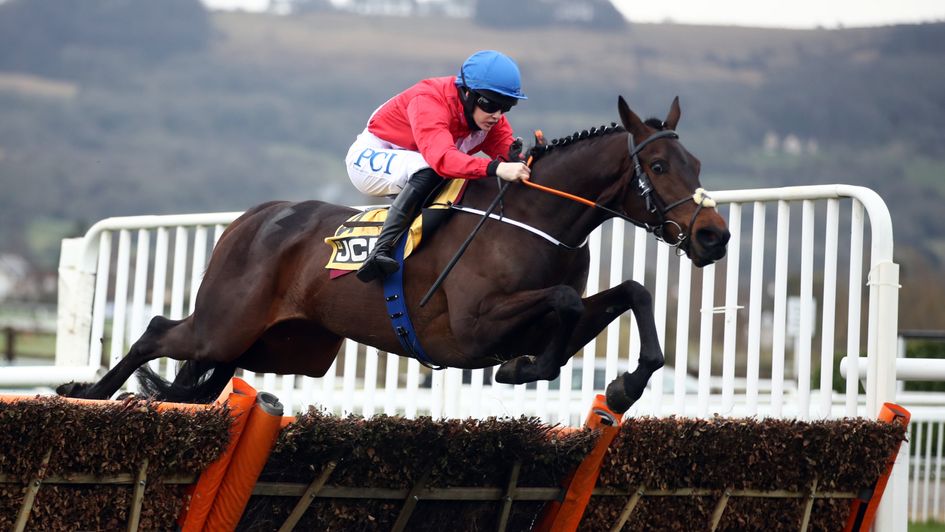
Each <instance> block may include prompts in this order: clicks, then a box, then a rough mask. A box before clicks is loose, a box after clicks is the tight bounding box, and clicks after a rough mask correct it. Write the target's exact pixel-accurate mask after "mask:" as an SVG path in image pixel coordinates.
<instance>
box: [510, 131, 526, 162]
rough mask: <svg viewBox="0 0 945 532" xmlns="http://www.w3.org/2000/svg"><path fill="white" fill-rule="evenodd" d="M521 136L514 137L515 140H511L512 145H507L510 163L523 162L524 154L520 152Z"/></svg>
mask: <svg viewBox="0 0 945 532" xmlns="http://www.w3.org/2000/svg"><path fill="white" fill-rule="evenodd" d="M522 145H523V141H522V137H515V140H513V141H512V145H511V146H509V155H508V161H509V162H511V163H522V162H525V155H523V154H522Z"/></svg>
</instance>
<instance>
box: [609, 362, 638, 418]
mask: <svg viewBox="0 0 945 532" xmlns="http://www.w3.org/2000/svg"><path fill="white" fill-rule="evenodd" d="M644 371H645V370H643V369H642V368H637V369H636V370H635V371H634V372H633V373H624V374H623V375H620V376H618V377H617V378H616V379H614V380H613V382H611V383H610V384H608V385H607V392H606V395H605V397H606V399H607V408H609V409H611V410H613V411H614V412H616V413H618V414H623V413H624V412H626V411H627V410H630V407H631V406H633V403H636V402H637V400H638V399H640V397H642V396H643V390H644V389H645V388H646V382H647V380H649V379H648V378H647V377H644V376H643V375H642V373H643V372H644ZM647 375H649V374H647Z"/></svg>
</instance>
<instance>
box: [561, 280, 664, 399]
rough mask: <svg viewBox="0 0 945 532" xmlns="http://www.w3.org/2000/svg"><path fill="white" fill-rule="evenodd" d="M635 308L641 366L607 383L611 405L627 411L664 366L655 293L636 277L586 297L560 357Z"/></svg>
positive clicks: (568, 354) (581, 345) (583, 343)
mask: <svg viewBox="0 0 945 532" xmlns="http://www.w3.org/2000/svg"><path fill="white" fill-rule="evenodd" d="M627 310H631V311H632V312H633V315H634V317H635V318H636V321H637V331H638V332H639V334H640V357H639V361H638V364H637V369H635V370H634V371H633V372H632V373H628V372H625V373H624V374H623V375H620V376H619V377H617V379H616V380H615V381H614V382H612V383H611V384H610V385H609V386H608V387H607V405H608V407H609V408H610V409H611V410H614V411H617V412H621V413H622V412H626V411H627V410H628V409H629V408H630V406H632V405H633V403H635V402H636V401H637V399H639V398H640V396H641V395H643V390H644V389H645V388H646V384H647V382H649V380H650V377H651V376H652V375H653V373H654V372H655V371H656V370H658V369H660V368H661V367H663V363H664V358H663V350H662V348H661V347H660V344H659V337H658V336H657V334H656V322H655V320H654V318H653V297H652V296H651V295H650V293H649V291H647V289H646V288H645V287H644V286H643V285H641V284H640V283H638V282H636V281H625V282H623V283H621V284H619V285H617V286H615V287H613V288H611V289H609V290H604V291H603V292H600V293H597V294H594V295H593V296H591V297H588V298H586V299H584V314H583V315H582V316H581V320H580V321H579V322H578V324H577V327H575V329H574V335H573V336H572V337H571V341H570V343H569V345H568V348H567V350H566V351H565V356H564V358H563V359H562V360H560V363H561V365H564V364H565V363H566V362H567V361H568V358H570V357H571V356H573V354H574V353H576V352H577V351H578V350H579V349H581V348H582V347H583V346H585V345H587V343H588V342H591V341H593V340H594V338H596V337H597V335H598V334H600V333H601V331H603V330H604V328H605V327H607V325H609V324H610V323H611V322H612V321H613V320H615V319H617V318H618V317H619V316H620V315H621V314H623V313H624V312H626V311H627Z"/></svg>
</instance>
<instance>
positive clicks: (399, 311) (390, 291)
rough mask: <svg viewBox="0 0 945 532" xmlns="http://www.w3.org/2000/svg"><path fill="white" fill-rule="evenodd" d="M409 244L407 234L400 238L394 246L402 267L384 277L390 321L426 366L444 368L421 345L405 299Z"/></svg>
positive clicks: (398, 335) (408, 347) (397, 333)
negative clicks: (405, 257) (407, 246)
mask: <svg viewBox="0 0 945 532" xmlns="http://www.w3.org/2000/svg"><path fill="white" fill-rule="evenodd" d="M406 245H407V238H406V235H404V237H402V238H400V240H399V241H398V243H397V245H396V246H394V259H396V260H397V262H398V263H399V264H400V268H399V269H398V270H397V271H396V272H394V273H392V274H391V275H389V276H388V277H387V279H384V301H385V302H386V303H387V315H388V317H390V323H391V325H392V326H393V327H394V334H395V335H396V336H397V340H398V341H399V342H400V345H401V346H403V348H404V349H405V350H406V351H407V353H408V354H409V355H410V356H412V357H413V358H415V359H417V360H418V361H419V362H420V363H421V364H423V365H424V366H426V367H428V368H431V369H444V367H443V366H435V365H434V364H433V361H432V360H430V357H429V356H427V353H426V351H424V350H423V347H422V346H421V345H420V340H419V339H418V338H417V331H416V330H415V329H414V328H413V323H411V321H410V314H408V313H407V301H406V300H405V299H404V247H406Z"/></svg>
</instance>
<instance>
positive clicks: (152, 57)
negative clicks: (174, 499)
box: [0, 0, 945, 349]
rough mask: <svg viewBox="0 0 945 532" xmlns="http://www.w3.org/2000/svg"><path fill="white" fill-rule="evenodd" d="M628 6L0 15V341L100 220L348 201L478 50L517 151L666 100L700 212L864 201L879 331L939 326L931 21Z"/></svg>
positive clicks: (117, 6)
mask: <svg viewBox="0 0 945 532" xmlns="http://www.w3.org/2000/svg"><path fill="white" fill-rule="evenodd" d="M637 4H638V3H636V2H629V1H623V2H616V3H611V2H609V1H607V0H522V1H517V2H507V1H505V0H426V1H420V0H350V1H347V2H332V1H329V0H245V1H239V0H214V1H208V2H206V3H201V2H200V1H199V0H162V1H160V2H154V1H150V0H83V1H82V2H74V1H67V0H6V1H5V2H0V302H4V303H3V304H2V306H0V308H2V309H4V310H3V311H0V322H3V320H4V319H6V323H9V322H10V319H12V317H16V316H17V315H23V314H24V313H26V314H30V313H32V314H31V315H36V314H37V312H39V311H37V310H35V309H36V308H39V307H37V305H36V304H37V303H45V304H47V305H52V306H53V309H54V304H55V297H56V295H55V290H56V273H55V271H56V265H57V261H58V253H59V243H60V240H61V239H62V238H63V237H68V236H78V235H81V234H83V233H84V232H85V230H86V229H87V228H88V227H89V226H90V225H91V224H93V223H94V222H96V221H98V220H100V219H102V218H105V217H109V216H116V215H138V214H166V213H190V212H210V211H239V210H244V209H246V208H248V207H250V206H252V205H254V204H257V203H261V202H263V201H267V200H271V199H289V200H303V199H321V200H325V201H330V202H339V203H348V204H363V203H366V202H369V201H372V200H370V199H368V198H366V197H364V196H361V195H360V194H358V193H357V192H356V191H355V190H354V188H353V187H352V186H351V185H350V183H349V181H348V179H347V176H346V174H345V171H344V168H343V158H344V154H345V152H346V150H347V148H348V146H349V145H350V143H351V141H352V140H353V139H354V137H355V136H356V135H357V134H358V132H360V131H361V129H362V128H363V127H364V124H365V122H366V120H367V118H368V116H369V114H370V113H371V111H373V110H374V109H375V108H376V107H377V106H378V105H380V104H381V103H383V102H384V101H385V100H386V99H387V98H389V97H390V96H392V95H393V94H395V93H396V92H398V91H400V90H402V89H404V88H406V87H407V86H409V85H411V84H412V83H414V82H415V81H417V80H418V79H421V78H424V77H431V76H442V75H452V74H455V73H456V72H457V70H458V67H459V65H460V64H461V63H462V61H463V60H464V59H465V58H466V57H467V56H468V55H469V54H471V53H472V52H474V51H476V50H479V49H486V48H491V49H497V50H501V51H503V52H505V53H507V54H509V55H510V56H512V57H513V58H515V59H516V60H517V61H518V63H519V65H520V67H521V70H522V72H523V76H524V89H525V91H526V93H527V94H528V95H529V99H528V100H527V101H526V102H523V104H521V105H519V106H518V107H516V108H515V110H514V111H513V112H512V113H511V114H510V115H509V118H510V120H511V122H512V124H513V126H514V127H515V129H516V132H517V134H519V135H521V136H523V137H525V138H526V139H528V138H530V136H531V132H532V131H533V130H535V129H538V128H540V129H542V130H543V131H544V132H545V134H546V136H548V137H549V138H555V137H560V136H564V135H568V134H570V133H572V132H574V131H575V130H580V129H587V128H590V127H593V126H599V125H601V124H605V123H608V124H609V123H610V122H612V121H618V117H617V109H616V101H617V95H618V94H622V95H624V96H625V97H626V98H627V99H628V101H629V102H630V104H631V107H632V108H633V109H634V110H635V111H637V112H638V114H640V115H643V116H655V117H660V118H662V117H664V116H665V115H666V112H667V111H668V108H669V104H670V102H671V101H672V99H673V97H674V96H676V95H678V96H679V97H680V99H681V102H682V110H683V118H682V120H681V122H680V126H679V128H678V129H679V133H680V134H681V137H682V140H683V142H684V143H685V144H686V146H687V147H688V148H689V150H690V151H692V152H693V153H694V154H696V155H697V156H698V157H700V158H701V160H702V163H703V164H702V168H703V174H702V182H703V184H704V185H705V186H706V187H707V188H709V189H710V190H711V189H726V188H757V187H772V186H782V185H801V184H823V183H847V184H854V185H863V186H867V187H870V188H873V189H875V190H876V191H878V192H879V193H880V195H881V196H882V197H883V198H884V199H885V201H886V202H887V204H888V205H889V208H890V210H891V212H892V216H893V223H894V229H895V236H896V253H897V261H898V262H899V263H900V265H901V267H902V274H901V278H902V280H903V290H902V293H901V296H900V297H901V301H902V302H903V304H902V309H901V311H900V327H901V328H904V329H918V328H937V329H942V328H945V305H942V303H941V302H942V301H943V300H945V283H943V282H942V272H943V262H945V129H943V127H942V125H943V124H945V22H943V20H945V6H942V7H938V8H936V7H935V6H936V5H939V4H937V3H932V2H925V3H922V2H904V3H899V4H896V6H895V7H890V6H891V4H890V3H888V2H855V3H854V2H851V3H849V5H846V4H847V3H846V2H832V3H830V4H829V6H826V5H825V6H818V3H816V2H807V1H799V2H794V3H791V9H790V10H785V9H783V8H782V9H781V11H780V12H779V11H777V9H776V10H775V11H773V12H771V13H769V15H770V16H769V17H767V18H759V17H757V16H754V15H756V14H757V12H758V11H770V6H769V7H762V8H759V7H758V6H754V7H751V6H752V4H750V3H746V5H747V6H748V7H742V6H741V4H742V2H732V1H727V2H712V3H706V2H675V3H673V5H672V6H665V7H664V8H663V10H662V11H660V10H657V9H654V5H642V4H641V5H637ZM653 4H666V3H665V2H659V3H653ZM921 5H925V6H926V7H928V6H931V10H925V11H912V8H913V7H915V6H921ZM936 9H937V10H938V12H936ZM890 11H891V12H890ZM802 15H804V16H802ZM374 201H376V200H374ZM27 308H28V309H30V310H29V311H27V310H24V309H27ZM46 312H47V314H49V312H51V311H50V310H49V309H48V308H47V310H46ZM51 316H54V314H51V315H50V316H47V318H44V319H51ZM53 321H54V320H53ZM25 341H26V342H27V343H28V342H29V338H28V337H27V338H26V340H25ZM38 349H45V347H41V348H38Z"/></svg>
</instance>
